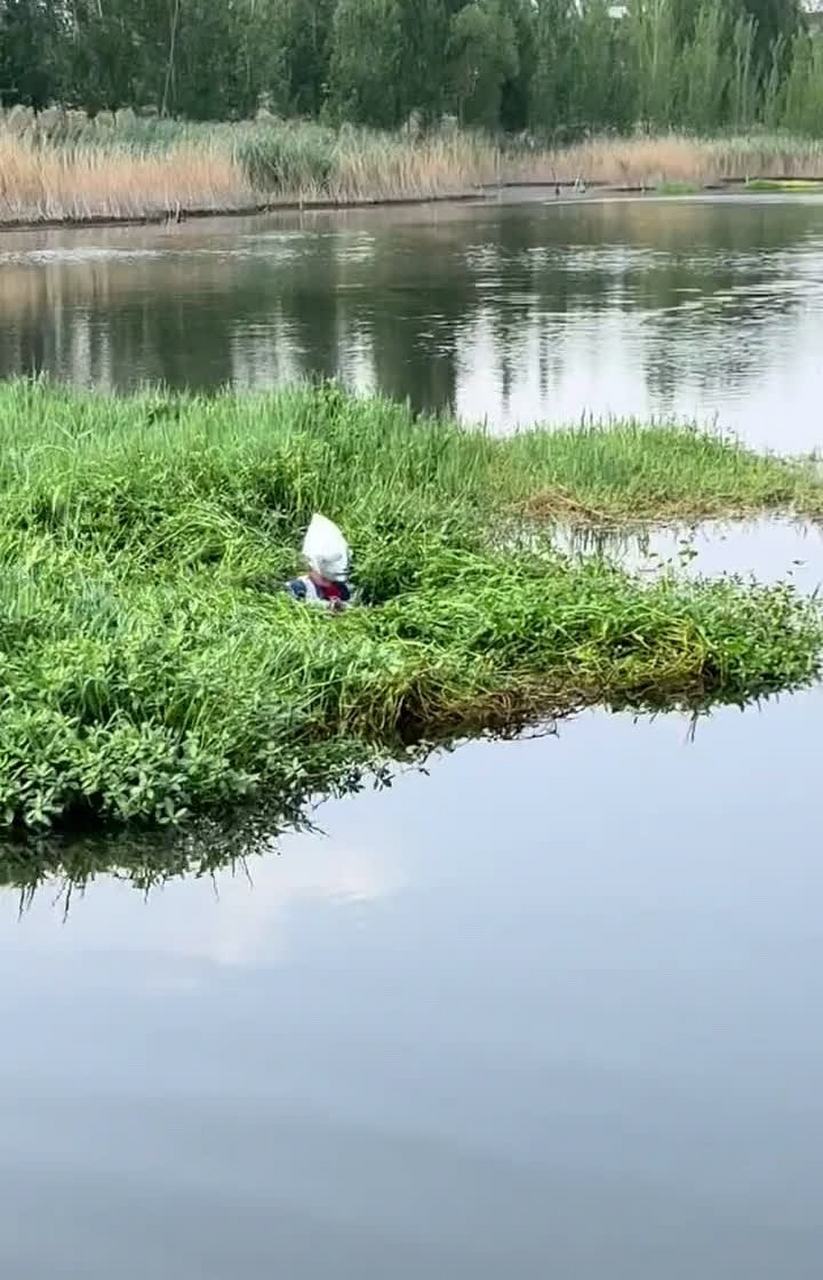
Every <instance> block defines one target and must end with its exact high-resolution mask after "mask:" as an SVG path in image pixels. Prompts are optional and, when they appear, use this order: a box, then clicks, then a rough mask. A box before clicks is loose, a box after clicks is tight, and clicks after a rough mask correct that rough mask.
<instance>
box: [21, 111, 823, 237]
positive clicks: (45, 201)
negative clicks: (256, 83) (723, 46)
mask: <svg viewBox="0 0 823 1280" xmlns="http://www.w3.org/2000/svg"><path fill="white" fill-rule="evenodd" d="M818 177H820V178H823V143H821V142H819V141H815V140H811V139H796V138H791V137H788V136H782V135H774V136H766V135H762V136H761V135H753V136H752V137H748V138H747V137H741V138H734V137H730V138H720V139H699V138H692V137H687V136H685V135H678V134H670V135H666V136H663V137H646V136H637V137H633V138H617V137H609V138H593V139H591V140H588V141H585V142H582V143H579V144H577V145H575V146H571V147H565V148H561V149H554V148H547V147H541V146H538V145H536V144H535V143H534V141H533V140H528V139H520V140H518V141H514V140H509V141H507V142H505V143H502V142H497V141H495V140H494V139H492V138H489V137H486V136H485V135H482V134H478V133H469V132H461V131H460V130H457V129H454V128H443V129H440V130H437V131H434V132H430V133H423V134H420V135H413V134H411V133H408V132H407V133H394V134H392V133H380V132H376V131H373V130H365V129H355V128H352V127H350V126H343V127H342V128H340V129H338V130H335V129H331V128H328V127H325V126H323V125H320V124H314V123H309V122H302V121H278V120H275V119H273V118H271V119H263V120H260V121H256V122H246V123H239V124H236V125H228V124H215V125H208V124H186V123H180V122H176V121H170V120H158V119H142V118H140V117H137V116H135V115H134V113H133V112H122V113H118V117H117V118H114V117H110V118H109V117H104V116H101V117H98V118H97V119H96V120H89V119H88V118H87V117H85V116H84V115H82V113H77V112H59V111H52V112H47V113H43V115H42V116H40V117H34V116H33V115H27V114H26V113H25V112H24V111H23V110H22V109H20V108H18V109H16V111H15V112H11V113H9V114H8V115H7V116H6V117H4V118H2V119H0V225H2V223H18V224H20V223H37V222H44V221H49V222H51V221H63V220H65V221H81V222H82V221H88V220H95V219H111V220H118V219H134V218H163V217H174V216H182V215H183V214H185V213H209V212H211V213H217V212H232V211H236V210H240V209H254V208H262V207H270V206H271V207H275V206H277V205H278V204H295V203H313V202H314V203H329V204H352V203H367V202H370V201H391V200H412V199H418V200H419V199H432V198H444V197H456V196H464V195H468V194H471V193H473V192H477V191H478V190H480V189H483V188H486V187H489V186H493V185H495V184H497V183H514V184H516V183H523V182H527V183H546V184H556V183H563V184H571V183H574V182H577V181H578V180H580V181H582V182H584V183H587V184H600V185H605V186H612V187H628V188H642V189H660V188H662V189H666V188H667V187H669V188H671V189H672V190H675V189H678V188H679V189H681V190H689V189H693V188H695V187H701V186H705V185H711V184H716V183H719V182H726V181H740V182H744V181H747V180H749V179H768V178H805V179H813V178H818Z"/></svg>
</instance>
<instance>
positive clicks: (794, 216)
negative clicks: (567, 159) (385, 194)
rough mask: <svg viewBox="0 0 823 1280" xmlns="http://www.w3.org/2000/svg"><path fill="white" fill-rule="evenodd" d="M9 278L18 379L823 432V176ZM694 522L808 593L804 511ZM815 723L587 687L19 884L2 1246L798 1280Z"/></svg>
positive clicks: (5, 350) (424, 218)
mask: <svg viewBox="0 0 823 1280" xmlns="http://www.w3.org/2000/svg"><path fill="white" fill-rule="evenodd" d="M0 284H2V292H0V315H2V321H3V322H2V326H0V337H1V338H2V347H1V348H0V371H2V373H3V374H5V375H8V374H11V373H15V372H20V371H24V370H30V369H42V370H46V371H48V372H49V373H51V374H54V375H56V376H59V377H62V378H67V379H70V380H73V381H75V382H79V383H91V384H95V385H102V386H107V387H117V388H121V387H127V386H133V385H135V384H137V383H139V382H140V381H142V380H145V379H157V378H162V379H164V380H165V381H167V382H168V383H169V384H171V385H174V386H184V385H187V386H192V387H196V388H201V389H205V390H211V389H213V388H214V387H216V386H218V385H221V384H223V383H226V382H232V383H235V384H236V385H238V386H262V385H270V384H273V383H276V382H277V381H278V380H279V379H283V378H287V377H291V376H294V375H295V374H298V373H308V372H320V373H326V374H332V373H334V374H337V375H339V376H340V377H342V378H344V379H345V380H347V381H349V382H351V383H352V384H354V385H357V386H361V387H372V386H375V387H381V388H383V389H384V390H386V391H387V392H389V393H390V394H392V395H403V396H408V397H410V398H411V399H412V400H413V401H414V403H416V404H417V405H419V406H421V407H428V408H432V409H434V408H442V407H446V406H448V407H454V408H456V409H457V410H458V411H459V412H460V413H461V414H463V415H464V416H466V417H470V418H477V417H479V416H485V417H486V418H487V419H488V420H489V421H490V422H491V423H493V424H494V426H495V427H496V428H498V429H500V430H506V429H509V428H511V427H512V426H514V425H515V424H517V423H520V422H528V421H534V420H536V419H548V420H554V421H562V420H568V419H570V418H579V417H580V416H581V415H583V414H585V413H589V412H594V413H598V414H600V413H606V412H614V413H635V414H638V415H647V414H651V413H654V414H657V415H662V416H671V415H678V416H683V417H687V418H697V419H700V420H708V419H710V418H711V419H715V418H716V419H717V421H718V422H719V424H720V425H721V426H722V427H725V428H729V429H734V430H735V431H737V432H739V433H740V434H741V435H742V436H743V437H744V438H745V439H747V440H751V441H752V442H753V443H755V444H757V445H766V446H769V447H774V448H780V449H784V450H800V449H807V448H811V447H812V446H813V445H815V444H818V443H820V437H821V427H820V418H819V405H820V402H821V393H823V357H821V352H823V202H817V201H812V200H805V199H801V200H796V199H794V198H793V199H791V200H781V199H775V198H764V199H759V200H756V201H755V200H752V201H749V202H742V201H737V200H733V199H729V200H727V201H718V200H705V201H704V200H694V201H685V202H676V201H663V200H647V201H623V202H612V203H606V202H604V203H596V202H586V203H580V204H578V205H571V204H558V203H555V202H552V201H551V200H550V201H549V202H548V203H545V202H542V201H539V200H533V201H530V202H528V203H525V204H522V205H518V204H511V205H508V204H505V203H504V204H501V205H497V204H495V205H482V206H478V207H467V206H455V207H445V206H442V207H435V208H431V209H423V208H419V209H406V210H392V211H390V212H385V211H377V210H371V211H361V212H357V213H348V214H345V215H335V216H332V215H325V214H324V215H312V216H310V217H309V216H305V217H303V218H299V217H298V216H297V215H295V216H294V217H291V216H289V217H283V218H280V219H269V220H267V221H266V220H256V221H251V222H250V221H240V220H238V221H236V222H223V223H213V224H212V223H202V224H201V223H192V224H187V225H184V226H182V227H180V228H169V229H166V228H163V229H146V230H124V229H121V230H114V229H113V230H106V231H101V230H97V231H95V232H93V233H92V232H75V233H68V232H42V233H32V234H28V235H23V234H16V233H15V234H13V235H12V234H9V235H4V236H3V237H2V238H1V239H0ZM681 536H683V535H682V534H678V535H673V534H657V535H653V537H652V539H651V541H650V543H649V545H647V546H642V547H640V546H638V545H637V543H636V542H634V543H631V544H628V545H626V546H624V547H618V548H617V550H618V551H619V552H620V553H621V554H624V555H626V556H627V557H628V559H629V560H630V561H631V563H632V564H634V565H635V566H636V567H638V568H639V569H641V570H642V571H644V572H646V571H647V572H654V571H655V566H656V564H657V563H659V559H656V558H655V556H657V557H660V558H662V559H663V560H666V559H669V558H674V559H675V560H676V559H677V557H678V555H679V552H680V549H681V543H680V541H679V538H680V537H681ZM691 543H692V546H693V548H694V550H696V551H697V553H698V554H697V556H696V557H695V558H694V559H693V560H692V561H691V562H690V563H689V565H688V566H684V572H686V571H688V572H695V571H705V572H708V573H715V572H721V571H724V570H727V569H728V570H732V571H734V572H739V573H742V574H748V573H755V574H756V575H757V576H758V577H760V578H761V579H770V580H771V579H775V578H780V577H783V576H790V577H792V578H793V579H794V581H795V582H796V584H797V585H798V587H799V588H800V589H801V590H804V591H807V590H813V589H815V588H817V587H818V585H819V584H820V583H823V540H821V538H820V536H819V534H818V533H817V532H815V531H812V530H804V529H802V528H798V527H796V526H793V525H791V524H790V523H788V522H785V521H783V522H770V521H760V522H755V523H754V524H752V525H748V526H714V527H712V528H710V529H708V530H706V529H703V530H698V531H697V532H696V533H695V534H694V535H693V536H692V538H691ZM821 711H823V691H821V690H819V689H817V690H812V691H809V692H805V693H801V694H796V695H793V696H787V697H784V698H780V699H775V700H773V701H770V702H768V703H765V704H763V705H761V706H760V707H753V708H749V709H747V710H746V711H745V712H742V711H740V710H739V709H737V708H725V709H722V710H718V711H716V712H715V713H713V714H712V715H710V716H708V717H702V718H701V719H699V720H697V721H696V722H694V721H691V720H689V719H688V718H687V717H685V716H681V715H661V716H658V717H655V718H651V719H649V718H645V717H643V718H640V719H635V718H633V717H631V716H629V715H625V714H621V715H609V714H607V713H605V712H602V711H592V712H588V713H586V714H584V715H581V716H579V717H577V718H575V719H573V720H571V721H567V722H564V723H561V724H560V725H559V726H557V728H556V732H553V733H552V732H546V733H543V734H541V735H539V736H535V737H533V738H528V739H525V740H522V741H516V742H507V743H501V742H493V741H480V742H474V743H468V744H466V745H464V746H463V747H461V748H460V749H459V750H457V751H455V752H453V753H450V754H447V755H444V756H443V757H442V758H440V759H438V760H436V761H434V762H433V764H432V766H431V768H430V770H429V772H428V773H427V774H424V773H421V772H414V771H412V772H409V773H407V774H405V775H403V776H401V777H400V778H398V779H397V780H396V781H395V783H394V785H393V786H392V787H391V789H388V790H380V791H371V790H369V791H366V792H364V793H363V794H360V795H357V796H351V797H349V798H347V799H344V800H338V801H334V802H327V803H326V804H325V805H321V806H320V807H319V808H318V811H317V813H316V814H315V820H316V823H317V824H318V828H319V829H318V830H317V831H316V832H314V833H302V834H288V835H285V836H283V837H281V838H280V839H279V840H277V841H274V840H272V841H271V842H263V844H262V845H261V847H260V848H259V849H258V850H256V851H255V852H254V853H252V854H251V855H250V856H249V857H248V859H246V860H245V862H244V863H243V864H238V865H235V866H234V867H233V868H225V869H224V870H221V871H218V872H216V873H215V874H214V875H213V876H209V875H202V876H192V875H190V876H185V877H179V878H176V879H174V880H172V881H170V882H169V883H167V884H165V885H159V886H157V887H155V888H153V889H151V890H150V891H149V892H148V893H144V892H142V891H140V890H139V889H137V888H135V887H133V886H132V885H131V884H130V883H129V882H128V879H127V878H117V877H115V876H105V875H104V876H100V877H98V878H97V879H95V880H94V881H92V883H90V884H89V885H88V886H87V887H86V889H85V890H84V891H80V890H79V889H76V888H75V889H74V890H73V891H72V890H71V888H70V886H67V885H65V884H64V883H62V882H61V881H60V880H59V879H56V878H55V879H53V880H50V881H48V882H47V883H46V884H45V885H43V886H41V887H40V888H39V889H38V890H37V891H36V892H35V893H34V895H33V896H25V895H21V893H20V891H19V889H17V888H15V886H14V885H8V886H7V887H6V888H4V889H3V890H1V891H0V956H2V963H3V969H4V973H5V981H4V983H3V984H2V988H0V1020H1V1021H2V1026H3V1029H4V1032H5V1043H6V1049H5V1051H4V1053H3V1054H2V1056H0V1093H2V1097H3V1104H4V1106H3V1125H2V1138H0V1179H1V1180H2V1185H3V1196H2V1200H1V1201H0V1273H2V1275H3V1276H8V1277H9V1280H112V1277H116V1278H117V1280H138V1278H139V1280H143V1278H144V1277H146V1276H151V1277H152V1280H270V1277H273V1276H278V1277H281V1276H282V1277H283V1278H284V1280H326V1278H327V1277H330V1276H335V1277H338V1278H339V1280H386V1278H387V1277H391V1278H392V1280H422V1277H424V1276H426V1277H429V1276H431V1277H437V1278H438V1280H439V1278H440V1277H442V1278H443V1280H499V1278H500V1277H503V1276H506V1275H512V1276H515V1277H517V1280H545V1277H546V1276H552V1277H554V1278H556V1280H602V1278H603V1277H606V1276H608V1277H609V1278H610V1280H698V1278H699V1280H731V1278H732V1277H737V1276H740V1277H746V1280H776V1278H777V1277H781V1280H783V1278H784V1277H785V1278H786V1280H812V1278H813V1277H814V1280H816V1278H817V1276H818V1274H819V1271H820V1261H819V1260H820V1255H821V1250H823V1212H821V1209H820V1203H819V1201H820V1196H819V1184H820V1180H821V1176H822V1175H823V1155H821V1151H823V1100H822V1099H823V1095H821V1089H820V1083H819V1081H820V1074H821V1068H822V1067H823V1029H821V1025H820V1019H819V1017H818V1016H817V1010H818V1009H819V1007H820V1004H821V999H823V863H821V860H820V858H819V856H818V836H817V831H818V827H819V811H818V807H817V787H818V786H819V778H820V766H821V753H820V746H819V743H820V723H821V720H820V717H821Z"/></svg>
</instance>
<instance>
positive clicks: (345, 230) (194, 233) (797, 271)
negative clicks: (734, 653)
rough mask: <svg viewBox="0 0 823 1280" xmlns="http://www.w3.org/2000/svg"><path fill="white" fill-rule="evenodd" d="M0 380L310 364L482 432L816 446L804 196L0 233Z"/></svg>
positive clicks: (242, 377)
mask: <svg viewBox="0 0 823 1280" xmlns="http://www.w3.org/2000/svg"><path fill="white" fill-rule="evenodd" d="M0 283H1V284H2V292H1V293H0V324H1V325H2V340H1V341H0V375H4V376H5V375H9V374H13V373H18V372H29V371H32V370H47V371H49V372H51V373H54V374H56V375H58V376H60V377H64V378H68V379H71V380H73V381H75V382H80V383H94V384H97V385H101V386H104V387H110V388H118V389H119V388H124V387H129V386H133V385H135V384H136V383H139V382H141V381H145V380H152V381H162V382H165V383H168V384H169V385H170V386H173V387H182V386H190V387H195V388H202V389H206V390H212V389H214V388H216V387H219V386H221V385H223V384H225V383H234V384H236V385H238V386H254V387H260V386H270V385H272V384H274V383H277V382H282V381H287V380H290V379H293V378H295V377H298V376H303V375H308V374H323V375H326V376H330V375H336V376H339V377H341V378H342V379H344V380H345V381H347V382H349V383H351V384H352V385H355V386H357V387H361V388H370V389H371V388H375V387H379V388H382V389H383V390H385V391H387V392H388V393H390V394H391V395H394V396H397V397H401V398H409V399H410V400H411V401H412V403H413V404H414V405H415V406H416V407H418V408H420V409H429V410H437V409H441V408H455V409H457V410H458V411H459V412H460V413H461V414H462V415H463V416H465V417H467V418H472V419H475V418H480V417H488V418H489V420H490V421H491V422H493V423H494V424H495V425H497V426H498V427H500V428H506V427H509V426H511V425H512V424H514V423H518V422H520V423H523V422H531V421H534V420H536V419H547V420H551V421H568V420H573V419H575V418H578V417H579V416H580V415H581V414H583V413H595V414H599V415H600V414H609V413H620V414H632V413H633V414H637V415H640V416H649V415H658V416H660V415H676V416H686V417H698V418H700V419H713V418H715V417H716V416H717V417H719V419H720V421H721V422H722V423H723V424H725V425H727V426H730V427H733V428H735V429H737V430H739V431H740V432H741V434H743V435H744V436H745V437H746V438H747V439H749V440H751V441H752V442H754V443H757V444H765V443H768V444H771V445H773V446H775V447H779V448H782V449H784V450H787V449H789V450H798V449H801V448H804V449H805V448H811V447H813V446H814V445H816V444H817V427H816V414H815V409H816V406H817V403H818V402H819V398H820V395H821V393H823V361H821V360H820V358H819V352H820V349H821V345H823V202H820V201H817V202H815V201H813V200H808V201H806V200H804V201H800V202H796V201H792V200H787V201H779V200H774V199H761V200H746V201H741V200H736V199H733V198H723V199H716V200H691V201H684V202H677V201H662V200H653V199H647V200H645V201H638V200H634V201H611V202H609V201H603V202H592V203H583V204H576V205H567V204H553V203H552V202H548V203H546V202H545V201H531V202H527V203H525V204H519V205H516V204H510V205H507V204H505V203H501V204H479V205H473V206H468V207H461V206H456V207H444V206H433V207H430V208H427V209H420V208H418V209H405V210H402V209H396V210H391V211H379V210H370V211H357V212H350V213H346V214H314V215H304V216H302V217H299V216H298V215H281V216H279V217H278V218H276V219H273V218H269V219H256V220H238V221H228V222H222V223H220V222H214V223H204V224H200V223H197V224H195V223H192V224H189V225H184V226H183V227H178V228H172V229H169V228H151V229H144V230H126V229H114V230H100V229H95V230H94V231H82V232H78V231H75V232H66V231H50V232H42V233H32V234H18V233H14V234H8V235H5V236H4V237H3V240H2V243H0Z"/></svg>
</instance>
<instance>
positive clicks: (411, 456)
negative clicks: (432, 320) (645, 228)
mask: <svg viewBox="0 0 823 1280" xmlns="http://www.w3.org/2000/svg"><path fill="white" fill-rule="evenodd" d="M0 435H1V436H2V439H0V489H2V501H1V502H0V592H2V614H1V615H0V618H1V619H2V620H1V621H0V627H2V635H1V636H0V662H2V683H1V684H0V822H2V824H3V825H5V826H6V827H7V828H12V829H14V828H17V829H35V830H37V829H40V830H45V829H48V828H50V827H53V826H54V827H59V826H61V825H65V824H67V823H75V822H77V821H82V822H89V821H90V822H92V823H94V824H98V825H99V824H101V823H102V824H107V823H118V822H123V821H127V822H128V821H132V820H139V821H142V820H148V821H161V822H178V821H180V820H182V819H184V818H185V817H187V816H188V815H190V814H193V813H196V812H216V811H220V810H225V809H227V808H230V807H231V806H234V805H236V804H237V803H238V802H242V801H246V800H255V801H257V800H261V799H265V800H266V801H267V802H269V803H271V802H272V801H274V802H276V803H277V802H281V801H282V803H283V804H285V805H292V806H294V803H295V801H296V799H297V798H299V797H300V796H304V795H306V794H307V793H309V792H311V791H312V790H316V789H319V788H322V787H324V786H325V785H328V784H330V783H332V782H334V780H339V779H341V778H343V777H345V776H347V775H348V774H350V773H351V771H352V770H356V769H359V768H362V767H373V766H375V765H379V764H380V763H381V762H383V761H386V760H388V759H390V758H392V756H393V755H395V754H397V753H400V754H402V753H403V751H404V750H405V749H406V748H407V747H408V744H410V743H413V742H420V741H424V742H431V741H436V740H438V739H441V738H448V737H454V736H459V735H461V734H463V733H465V732H468V731H472V730H476V729H480V728H483V727H490V726H502V727H509V726H511V725H516V724H518V723H522V722H523V721H526V720H532V719H537V718H539V717H541V716H543V715H546V714H551V713H555V714H556V713H562V712H564V711H568V710H571V709H574V708H576V707H579V706H581V705H586V704H590V703H594V702H603V703H606V704H608V705H610V706H627V705H629V706H638V707H643V706H658V705H667V704H669V705H670V704H672V703H674V704H705V703H706V702H708V701H712V700H735V701H743V700H745V699H746V698H749V697H753V696H756V695H759V694H762V693H766V692H769V691H771V690H775V689H780V688H785V687H789V686H792V685H796V684H799V683H802V682H804V681H806V680H808V679H810V678H811V677H812V676H813V675H814V674H815V673H816V672H817V669H818V662H819V658H820V654H821V649H822V648H823V622H821V616H820V613H819V611H818V607H817V605H816V604H815V603H813V602H805V601H803V600H801V599H799V598H797V597H796V596H795V595H793V594H792V592H791V591H790V590H789V588H787V587H784V586H778V587H757V586H753V585H750V584H744V583H741V582H737V581H734V580H721V581H712V582H709V581H686V580H684V579H681V578H679V577H678V576H676V575H675V574H668V575H664V576H663V577H662V578H660V579H659V580H655V581H651V582H649V581H641V580H639V579H637V578H636V577H633V576H631V575H630V574H628V573H626V572H624V571H623V570H621V569H619V568H617V567H615V566H614V565H611V564H609V563H607V562H605V561H603V560H602V559H599V558H588V559H584V558H566V557H563V556H562V555H560V554H559V553H558V552H556V551H555V550H554V549H553V548H552V544H551V527H552V522H553V521H556V520H561V521H563V522H565V523H568V522H572V523H576V522H585V523H589V524H591V523H597V522H605V523H608V524H614V523H618V522H625V521H633V520H637V519H638V518H642V519H646V520H654V519H672V518H681V517H686V516H688V517H698V516H701V515H712V516H719V515H728V514H744V513H752V512H755V511H768V510H775V509H780V510H786V511H793V512H796V513H798V514H807V515H811V516H815V515H818V514H819V513H820V512H821V510H823V481H821V479H820V478H819V475H818V472H817V469H816V466H815V465H814V464H813V463H812V462H811V461H808V462H804V461H789V460H781V459H779V458H776V457H771V456H759V455H757V454H754V453H751V452H749V451H748V450H746V449H745V448H743V447H742V446H741V445H739V444H737V443H735V442H732V441H729V440H725V439H723V438H721V437H719V436H717V435H710V434H702V433H700V432H698V431H694V430H688V429H684V428H677V427H673V428H670V429H665V428H663V427H655V428H646V429H644V428H643V427H640V426H637V425H633V424H622V425H621V424H614V425H608V426H604V427H602V428H596V427H590V428H585V429H576V430H563V431H556V432H552V431H548V430H533V431H529V432H525V433H522V434H519V435H517V436H514V437H512V438H510V439H495V438H492V437H490V436H489V435H487V434H484V433H482V432H480V431H473V430H468V429H464V428H461V427H460V426H459V425H457V424H456V423H454V422H451V421H448V420H442V419H439V420H433V419H420V418H415V417H414V415H413V414H412V413H411V411H410V410H409V409H408V408H406V407H405V406H402V405H397V404H394V403H391V402H389V401H386V400H381V399H369V400H363V399H357V398H354V397H350V396H348V395H346V394H345V393H343V392H342V391H341V390H340V389H338V388H337V387H335V386H322V387H318V388H298V389H293V390H284V391H281V392H276V393H272V394H269V395H234V394H231V393H225V394H222V395H220V396H217V397H215V398H212V399H203V398H197V397H194V396H192V397H186V396H180V397H167V396H162V395H160V394H158V393H156V392H153V393H146V394H143V395H138V396H134V397H129V398H114V397H105V396H102V395H98V394H93V393H80V392H74V391H68V390H62V389H58V388H56V387H49V386H47V385H43V384H39V383H26V382H17V383H9V384H5V385H4V386H3V387H2V388H0ZM317 509H319V510H322V511H324V512H325V513H326V514H327V515H329V516H330V517H332V518H333V519H336V520H337V521H339V523H340V524H341V525H342V526H343V527H344V529H345V530H346V532H347V534H348V536H349V538H350V541H351V544H352V547H353V550H354V556H355V575H356V578H357V582H358V585H359V587H360V590H361V592H362V597H363V601H364V607H362V608H355V609H352V610H351V611H349V612H348V613H347V614H344V615H342V616H337V617H335V616H331V615H328V614H326V613H325V612H322V611H315V610H313V609H311V608H308V607H303V606H300V605H297V604H295V603H293V602H292V601H291V600H289V599H288V598H287V597H286V596H285V595H284V594H283V593H282V592H281V591H279V589H278V588H279V584H280V583H281V582H282V580H283V579H284V578H285V577H287V576H288V574H289V573H290V572H292V571H293V570H294V569H295V567H296V564H297V560H296V553H297V548H298V547H299V545H300V538H301V533H302V530H303V528H304V527H305V525H306V523H307V521H308V520H309V518H310V517H311V514H312V512H313V511H314V510H317Z"/></svg>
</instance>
